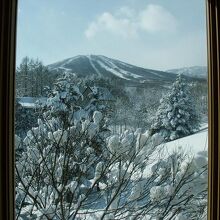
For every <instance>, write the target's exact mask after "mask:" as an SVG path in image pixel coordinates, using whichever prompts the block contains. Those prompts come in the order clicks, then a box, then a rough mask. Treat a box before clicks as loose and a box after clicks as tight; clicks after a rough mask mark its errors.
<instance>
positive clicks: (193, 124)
mask: <svg viewBox="0 0 220 220" xmlns="http://www.w3.org/2000/svg"><path fill="white" fill-rule="evenodd" d="M194 103H195V102H194V100H193V97H192V96H191V94H190V90H189V86H188V85H187V83H186V82H185V80H184V79H183V77H182V76H181V75H178V77H177V79H176V81H175V82H174V83H173V85H172V88H171V91H170V92H169V93H168V94H167V95H166V96H164V97H163V98H162V99H161V101H160V107H159V109H158V111H157V113H156V117H155V119H154V123H153V125H152V126H151V130H152V134H154V133H160V134H161V135H162V136H163V137H164V140H165V141H171V140H174V139H177V138H181V137H184V136H186V135H189V134H192V133H193V132H194V131H195V130H197V129H198V128H199V123H200V117H199V114H198V112H197V109H196V107H195V105H194Z"/></svg>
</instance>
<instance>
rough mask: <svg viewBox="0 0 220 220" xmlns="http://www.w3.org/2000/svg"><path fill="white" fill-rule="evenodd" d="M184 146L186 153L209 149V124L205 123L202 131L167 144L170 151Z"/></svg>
mask: <svg viewBox="0 0 220 220" xmlns="http://www.w3.org/2000/svg"><path fill="white" fill-rule="evenodd" d="M180 147H181V148H182V149H183V151H184V152H185V153H189V154H192V155H193V154H194V155H196V154H197V153H198V152H200V151H208V124H203V125H202V126H201V129H200V131H198V132H196V133H195V134H193V135H189V136H187V137H184V138H180V139H177V140H174V141H171V142H168V143H166V144H165V149H166V151H167V152H168V153H172V152H173V151H174V150H178V149H179V148H180Z"/></svg>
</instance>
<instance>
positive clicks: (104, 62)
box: [48, 54, 176, 83]
mask: <svg viewBox="0 0 220 220" xmlns="http://www.w3.org/2000/svg"><path fill="white" fill-rule="evenodd" d="M48 67H49V68H50V69H51V70H57V71H61V70H62V71H66V72H72V73H75V74H76V75H78V76H79V77H86V76H88V75H96V76H102V77H107V78H110V79H112V78H114V79H118V80H119V79H120V80H123V81H126V82H133V83H159V82H160V83H166V82H171V81H173V80H174V79H175V76H176V75H175V74H173V73H168V72H163V71H158V70H152V69H145V68H142V67H137V66H134V65H131V64H128V63H126V62H123V61H120V60H116V59H112V58H109V57H106V56H104V55H94V54H89V55H78V56H75V57H71V58H68V59H65V60H62V61H59V62H56V63H54V64H51V65H49V66H48Z"/></svg>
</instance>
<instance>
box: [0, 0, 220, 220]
mask: <svg viewBox="0 0 220 220" xmlns="http://www.w3.org/2000/svg"><path fill="white" fill-rule="evenodd" d="M17 1H18V0H1V1H0V219H5V220H12V219H14V217H15V202H14V201H15V189H14V187H15V184H14V158H15V156H14V155H15V153H14V94H15V92H14V82H15V74H14V73H15V54H16V20H17ZM205 1H206V9H207V10H206V19H207V48H208V87H209V89H208V97H209V131H208V133H209V179H208V185H209V186H208V219H209V220H215V219H220V160H219V157H220V129H219V127H220V60H219V59H220V54H219V51H220V2H219V0H205Z"/></svg>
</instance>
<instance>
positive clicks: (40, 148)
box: [16, 78, 207, 220]
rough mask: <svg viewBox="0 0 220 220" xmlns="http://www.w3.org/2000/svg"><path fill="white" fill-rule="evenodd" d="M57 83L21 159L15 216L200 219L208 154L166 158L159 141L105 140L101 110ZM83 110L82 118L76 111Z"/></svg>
mask: <svg viewBox="0 0 220 220" xmlns="http://www.w3.org/2000/svg"><path fill="white" fill-rule="evenodd" d="M68 80H69V79H68V78H65V79H61V80H59V81H58V82H59V84H58V85H59V86H58V87H57V88H58V89H56V90H54V91H53V92H52V93H51V95H50V97H49V99H48V102H47V104H46V105H45V106H44V107H43V108H44V109H43V115H42V117H41V118H39V119H38V120H37V123H38V125H37V126H36V127H33V128H32V129H31V130H29V131H28V132H27V135H26V137H25V139H24V140H23V141H22V140H21V139H20V138H19V137H18V136H16V143H17V145H20V144H21V142H22V145H23V146H25V151H24V152H23V153H22V154H21V157H20V158H19V160H18V161H16V217H17V218H18V219H54V220H58V219H59V220H61V219H62V220H64V219H86V220H91V219H100V220H104V219H129V220H132V219H184V218H186V219H197V218H198V219H199V218H200V217H202V216H203V215H204V214H205V212H206V204H207V202H206V200H207V154H206V153H205V152H200V153H199V154H198V155H197V156H196V157H195V158H190V157H187V156H186V155H184V154H183V153H181V152H178V153H173V154H172V155H169V156H167V155H162V153H161V148H162V147H161V146H158V145H159V144H160V143H161V141H162V139H163V138H162V137H161V135H160V134H154V135H153V136H152V135H151V132H149V131H147V132H145V133H142V132H141V131H140V130H137V131H136V132H134V133H133V132H130V131H125V132H123V133H122V134H120V135H110V136H108V137H106V127H105V116H104V115H103V113H102V112H100V111H97V110H94V109H93V108H92V109H93V111H92V110H91V112H90V113H92V115H90V114H85V112H86V111H88V109H89V108H86V110H85V109H82V108H81V106H79V105H78V97H81V94H80V93H79V90H78V89H77V87H75V85H72V83H71V81H68ZM80 111H82V112H83V117H79V114H75V113H76V112H78V113H79V112H80Z"/></svg>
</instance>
